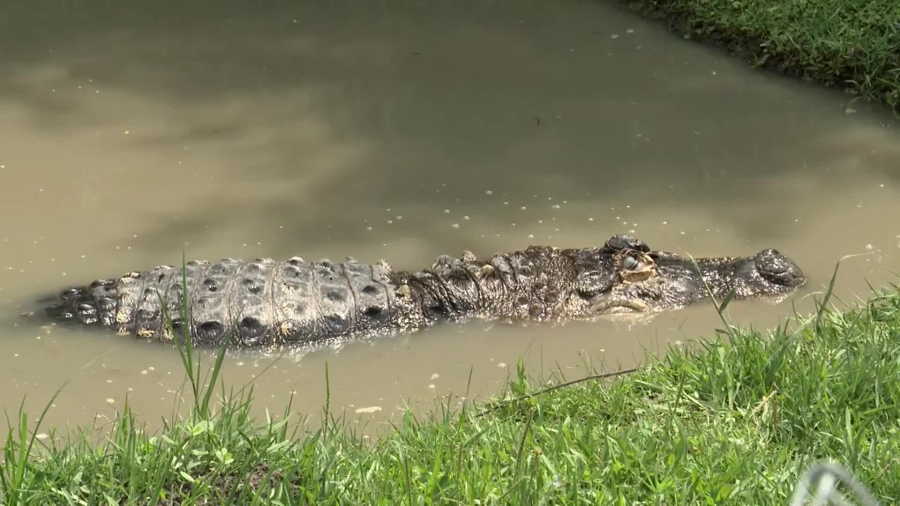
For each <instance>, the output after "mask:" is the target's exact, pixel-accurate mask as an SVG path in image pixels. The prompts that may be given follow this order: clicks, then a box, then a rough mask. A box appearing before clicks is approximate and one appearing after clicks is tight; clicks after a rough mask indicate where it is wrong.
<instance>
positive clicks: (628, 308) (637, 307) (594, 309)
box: [591, 297, 647, 315]
mask: <svg viewBox="0 0 900 506" xmlns="http://www.w3.org/2000/svg"><path fill="white" fill-rule="evenodd" d="M598 299H600V297H598ZM646 311H647V304H645V303H643V302H641V301H639V300H622V299H616V300H609V299H606V300H595V301H593V302H592V304H591V313H592V314H594V315H603V314H612V313H644V312H646Z"/></svg>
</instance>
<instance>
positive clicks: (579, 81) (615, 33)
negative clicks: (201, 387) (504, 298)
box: [0, 0, 900, 426]
mask: <svg viewBox="0 0 900 506" xmlns="http://www.w3.org/2000/svg"><path fill="white" fill-rule="evenodd" d="M16 5H18V4H16ZM29 5H30V6H31V7H30V8H29V9H28V10H27V11H26V10H24V9H23V10H22V12H14V10H15V9H16V6H15V5H12V6H11V5H6V6H4V7H0V24H2V26H0V28H2V29H0V45H2V47H4V59H3V61H2V65H0V139H3V141H2V149H0V182H2V184H0V214H2V216H3V217H4V218H3V220H2V221H0V241H2V250H0V251H2V253H0V269H2V270H0V326H2V329H3V333H2V339H0V382H2V384H4V385H7V388H4V389H3V390H2V393H0V404H2V406H4V407H5V408H6V409H7V410H12V409H15V408H16V407H17V406H18V405H19V403H20V402H21V400H22V398H23V396H26V395H27V399H26V403H25V405H26V408H28V409H29V411H32V412H36V411H39V410H40V408H41V407H42V406H43V403H44V402H46V401H47V400H48V399H49V398H50V396H51V395H52V393H53V392H54V391H55V389H56V388H57V387H58V386H59V385H60V384H61V383H62V382H63V381H65V379H67V378H68V377H70V376H72V375H75V379H74V380H73V382H72V383H71V384H70V385H69V386H68V387H67V390H66V391H65V394H64V395H63V396H62V397H61V398H60V399H58V400H57V401H56V405H55V407H54V408H53V409H51V410H50V415H49V417H50V422H51V423H54V424H57V425H61V426H62V425H65V424H66V423H69V424H72V425H75V424H81V423H85V422H89V421H90V420H91V419H92V418H94V417H95V415H96V416H100V417H101V419H102V417H110V416H112V415H113V414H114V413H115V411H117V410H121V409H122V406H123V403H124V400H125V398H126V396H127V398H128V400H129V402H130V403H131V404H132V405H133V406H134V408H135V410H136V412H137V413H138V414H139V415H141V416H142V417H143V418H144V419H146V420H148V421H149V422H150V423H151V424H152V423H153V422H154V420H158V419H159V417H160V416H164V415H167V414H168V413H170V411H171V409H172V406H173V403H174V402H175V400H176V399H177V398H178V395H179V388H180V387H181V386H182V379H183V376H182V374H181V370H180V361H179V358H178V355H177V353H176V352H175V351H174V350H172V349H170V348H167V347H164V346H158V345H153V344H147V343H142V342H138V341H136V340H133V339H128V338H122V337H118V336H113V335H110V334H108V333H97V332H87V331H83V330H79V329H68V328H59V327H50V328H36V327H34V326H32V325H29V324H27V323H23V322H21V320H19V319H18V317H17V315H18V314H19V313H20V312H22V311H27V310H35V309H39V308H38V307H36V305H35V303H34V301H35V300H36V299H37V298H38V297H41V296H44V295H46V294H53V293H56V292H57V291H58V290H59V289H60V288H62V287H64V286H68V285H70V284H79V283H86V282H89V281H90V280H93V279H95V278H98V277H107V276H111V275H116V274H120V273H122V272H125V271H129V270H134V269H146V268H149V267H152V266H154V265H157V264H163V263H167V264H178V263H179V262H180V261H181V254H182V251H185V252H186V254H187V255H188V257H189V258H207V259H216V258H220V257H224V256H233V257H243V258H252V257H257V256H268V257H272V258H277V259H284V258H289V257H290V256H293V255H301V256H304V257H306V258H322V257H330V258H333V259H341V258H343V257H344V256H347V255H352V256H354V257H356V258H358V259H360V260H364V261H370V262H371V261H376V260H378V259H380V258H385V259H388V260H390V261H391V262H392V264H393V265H394V266H395V267H396V268H400V269H405V268H418V267H422V266H427V265H430V263H431V262H432V261H433V259H434V257H435V256H437V255H440V254H454V255H455V254H460V253H461V252H462V251H463V250H464V249H468V250H471V251H473V252H475V253H476V254H479V255H489V254H491V253H493V252H495V251H505V250H510V249H514V248H524V247H526V246H527V245H528V244H532V243H536V244H537V243H540V244H553V245H556V246H560V247H574V246H583V245H596V244H599V243H602V242H603V241H604V240H606V238H607V237H609V236H610V235H612V234H614V233H621V232H632V231H633V233H634V234H636V235H638V236H639V237H641V238H642V239H644V240H645V241H647V242H648V243H650V244H651V246H653V247H656V248H661V249H668V250H672V251H675V252H679V253H690V254H692V255H695V256H706V255H730V254H754V253H756V252H757V251H759V250H761V249H763V248H766V247H776V248H778V249H779V250H781V251H782V252H784V253H786V254H788V255H790V256H792V257H793V258H795V259H796V260H797V262H798V263H799V264H800V265H801V267H802V268H803V269H804V271H805V272H806V273H807V274H808V275H809V276H810V283H809V284H808V285H807V286H806V287H805V288H804V289H803V290H801V291H800V292H799V293H798V295H797V297H794V298H793V299H790V300H788V301H785V302H784V303H781V304H779V305H772V304H769V303H766V302H763V301H756V302H745V303H736V304H734V305H733V306H732V307H731V309H730V312H731V316H732V318H733V319H734V320H736V321H738V322H740V323H743V324H752V325H754V326H757V327H764V326H768V325H772V324H774V323H776V322H777V321H779V318H780V317H784V316H787V315H789V314H790V313H791V312H792V309H793V305H796V306H797V308H798V309H800V310H801V311H808V310H809V309H810V308H811V307H812V303H811V300H810V299H809V296H810V294H813V293H815V292H817V291H819V292H820V291H822V290H823V288H824V286H825V285H827V282H828V278H829V276H830V275H831V273H832V271H833V268H834V264H835V262H837V261H838V260H839V259H840V258H841V257H842V256H844V255H848V254H855V253H863V254H864V255H863V256H859V257H854V258H851V259H849V260H847V261H846V262H845V264H844V265H843V266H842V269H841V274H840V278H839V282H838V285H837V294H838V296H839V297H840V300H841V301H844V302H847V303H853V302H854V301H855V300H857V299H858V298H865V297H866V295H867V293H868V287H867V282H872V283H873V284H875V285H880V284H883V283H885V282H886V281H891V280H894V281H896V278H895V277H894V275H893V274H891V272H890V271H891V270H893V271H895V272H896V271H898V270H900V266H898V261H897V254H898V248H900V225H898V224H897V223H896V220H895V218H894V216H895V215H896V209H897V207H896V202H897V201H898V200H897V199H898V194H900V186H898V185H900V179H898V175H900V172H898V171H897V170H896V167H897V166H900V148H898V146H900V142H898V141H900V136H898V134H897V133H896V129H895V128H894V127H892V125H891V124H890V123H891V120H890V118H889V117H888V116H887V115H886V114H884V113H882V112H880V111H876V110H872V109H871V108H868V107H866V106H864V105H862V104H858V103H855V104H850V103H849V102H848V97H846V96H843V95H842V94H840V93H835V92H830V91H824V90H820V89H817V88H813V87H810V86H807V85H805V84H802V83H797V82H795V81H792V80H787V79H782V78H778V77H775V76H772V75H768V74H763V73H759V72H755V71H752V70H751V69H748V68H747V67H746V65H744V64H743V63H742V62H739V61H735V60H734V59H731V58H728V57H726V56H723V55H722V54H720V53H719V52H718V51H714V50H710V49H709V48H705V47H702V46H698V45H695V44H692V43H687V42H685V41H682V40H679V39H678V38H677V37H672V36H671V35H669V34H667V33H665V32H664V31H663V30H661V28H660V27H659V26H657V25H655V24H649V23H646V22H644V21H642V20H640V19H638V18H635V17H633V16H631V15H629V14H626V13H623V12H620V11H619V10H617V9H616V8H614V7H611V6H609V5H606V4H604V3H603V2H571V3H568V4H559V3H555V4H553V5H550V4H546V3H544V2H536V1H534V2H529V1H526V2H521V1H518V2H512V1H500V2H479V1H475V0H473V1H471V2H463V3H460V2H453V3H452V4H448V3H441V4H438V3H436V2H417V3H405V2H395V3H392V4H391V5H390V6H388V4H386V3H381V4H379V5H373V4H372V3H363V2H354V1H352V0H347V1H341V2H328V3H327V4H322V3H321V2H319V3H316V4H315V7H314V6H313V5H312V4H311V3H310V4H306V3H302V2H282V3H277V2H276V4H275V5H273V6H272V7H271V8H268V9H265V10H263V9H258V8H252V7H250V6H249V5H245V4H244V3H242V2H217V3H215V4H212V3H211V2H192V3H191V4H188V5H185V4H183V3H179V4H177V5H176V4H175V3H174V2H154V3H145V4H141V5H129V6H127V8H126V7H120V6H119V5H118V4H112V5H111V4H109V3H106V2H99V1H97V2H93V1H87V2H82V3H80V6H79V7H77V8H76V7H72V8H71V9H69V10H61V9H58V8H56V6H55V3H54V2H49V1H44V2H35V3H30V4H29ZM4 9H5V10H6V13H4V12H3V10H4ZM3 14H6V15H5V16H4V15H3ZM12 20H15V23H12ZM717 325H720V322H719V321H718V317H717V315H716V314H715V312H714V311H713V310H712V308H711V307H710V306H708V305H701V306H697V307H694V308H690V309H688V310H684V311H679V312H676V313H672V314H667V315H663V316H660V317H659V318H656V319H655V320H653V321H651V322H645V323H640V324H633V325H632V324H628V323H625V322H620V321H607V320H601V321H598V322H595V323H572V324H567V325H557V326H549V325H531V326H522V325H499V324H493V323H487V322H473V323H470V324H466V325H443V326H440V327H438V328H433V329H430V330H428V331H426V332H420V333H415V334H411V335H406V336H397V337H394V338H388V339H382V340H377V341H374V342H365V343H354V344H351V345H348V346H345V347H343V348H341V349H337V350H335V349H324V350H319V351H316V352H314V353H310V354H305V355H303V354H296V355H289V356H286V357H283V358H282V359H281V360H279V361H278V362H277V363H275V364H274V365H272V367H271V368H270V369H268V370H267V371H266V373H265V374H264V375H262V376H259V374H260V372H261V371H263V370H264V369H266V367H267V366H269V365H271V364H272V360H273V359H272V358H271V357H265V356H258V355H256V354H233V355H232V356H230V357H229V358H228V360H227V361H226V365H225V378H226V380H227V382H228V383H230V384H234V385H236V386H237V387H239V386H241V385H244V384H245V383H247V382H248V381H250V380H253V379H255V396H256V397H257V399H258V400H259V402H258V405H257V409H258V411H259V413H265V410H266V409H268V411H269V412H271V413H281V412H282V410H283V408H284V405H285V403H286V401H287V400H288V398H289V396H290V395H291V393H292V392H293V393H294V408H295V409H299V410H300V411H302V412H306V413H313V414H314V413H317V412H318V411H319V409H320V407H321V406H322V404H323V403H324V399H325V385H324V364H325V362H326V361H327V362H328V364H329V370H330V375H331V378H330V379H331V395H332V397H331V401H332V406H334V407H335V411H336V412H343V411H344V410H346V413H347V414H348V416H349V417H350V418H351V419H356V418H357V417H361V418H362V419H363V420H368V419H375V420H388V419H390V418H391V417H393V416H396V414H397V413H399V411H398V410H399V409H402V408H403V407H404V406H405V405H406V404H412V405H416V404H423V405H424V406H425V407H431V406H432V402H433V399H434V398H435V396H438V395H447V394H449V393H451V392H452V393H453V394H455V395H463V394H465V393H466V392H468V394H467V395H468V396H469V397H479V398H483V397H484V396H487V395H490V394H491V393H493V392H496V390H497V388H498V387H499V386H500V385H501V384H502V382H503V380H505V378H506V377H507V375H508V374H511V373H514V371H515V366H516V363H517V361H518V360H519V359H520V358H522V359H524V360H525V361H526V364H527V368H528V370H529V371H530V372H533V373H540V372H544V373H547V372H548V371H550V370H552V369H555V368H557V367H559V368H561V369H562V370H563V371H566V373H567V375H568V376H570V377H571V376H577V375H579V374H583V373H584V371H585V363H586V362H590V363H591V364H592V365H593V366H594V367H602V368H613V369H615V368H618V367H627V366H629V365H631V364H633V363H635V361H638V360H640V359H641V358H642V354H643V350H644V349H649V350H651V351H661V350H664V349H665V348H666V347H667V346H668V345H669V344H670V343H672V342H675V341H686V340H689V339H692V338H695V337H698V336H706V337H709V336H712V335H713V332H714V329H715V328H716V326H717ZM99 356H102V358H100V359H99V360H97V361H96V362H95V363H93V364H92V365H90V366H89V367H87V368H86V369H84V370H81V367H82V366H83V365H84V364H87V363H89V362H90V361H91V360H93V359H95V358H97V357H99ZM470 374H471V383H470Z"/></svg>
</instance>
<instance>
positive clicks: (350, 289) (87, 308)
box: [48, 235, 806, 347]
mask: <svg viewBox="0 0 900 506" xmlns="http://www.w3.org/2000/svg"><path fill="white" fill-rule="evenodd" d="M697 266H698V267H699V269H700V273H702V277H701V275H700V274H698V271H697V268H696V267H695V266H694V264H693V262H692V261H691V260H690V259H686V258H683V257H680V256H678V255H675V254H673V253H668V252H663V251H653V250H651V249H650V248H649V247H648V246H647V245H646V244H645V243H643V242H642V241H640V240H638V239H635V238H633V237H630V236H624V235H617V236H613V237H612V238H610V239H609V240H608V241H607V242H606V244H604V246H602V247H599V248H576V249H558V248H553V247H549V246H530V247H528V248H527V249H525V250H521V251H513V252H511V253H507V254H496V255H494V256H492V257H491V258H490V259H487V260H479V259H477V258H476V257H475V256H474V255H473V254H471V253H469V252H466V253H465V254H464V255H463V256H462V258H453V257H450V256H441V257H438V259H437V260H436V261H435V263H434V264H433V265H432V266H431V267H430V268H428V269H424V270H421V271H415V272H408V271H396V272H395V271H393V270H392V269H391V267H390V266H389V265H388V264H386V263H385V262H383V261H382V262H379V263H377V264H375V265H369V264H363V263H359V262H357V261H355V260H352V259H348V260H347V261H346V262H342V263H332V262H330V261H328V260H322V261H319V262H306V261H304V260H303V259H301V258H298V257H295V258H292V259H290V260H288V261H286V262H275V261H273V260H271V259H257V260H255V261H252V262H244V261H241V260H235V259H223V260H222V261H220V262H216V263H209V262H205V261H191V262H188V263H187V264H186V268H185V269H184V272H182V269H176V268H173V267H171V266H160V267H156V268H154V269H152V270H150V271H145V272H140V273H139V272H132V273H128V274H126V275H125V276H122V277H120V278H118V279H115V280H98V281H95V282H94V283H92V284H91V285H90V286H88V287H86V288H75V289H71V290H67V291H65V292H63V293H62V295H61V297H62V302H61V303H60V304H58V305H56V306H54V307H51V308H49V309H48V312H49V314H51V315H52V316H54V317H56V318H59V319H68V320H77V321H80V322H81V323H84V324H87V325H102V326H104V327H111V328H113V329H115V330H116V331H117V332H118V333H120V334H130V335H136V336H139V337H144V338H147V339H156V340H160V341H166V342H171V340H172V336H171V333H170V332H169V331H168V329H167V328H166V327H165V326H164V325H163V318H162V317H163V311H162V310H161V306H160V296H161V297H162V299H163V300H165V301H166V307H167V313H168V315H169V316H170V317H171V318H172V320H173V323H174V326H175V329H176V330H180V329H181V326H182V325H183V324H184V322H183V321H182V319H181V304H182V301H183V299H182V281H183V279H182V275H184V276H185V278H186V286H187V294H188V306H189V308H190V326H191V335H192V338H193V340H194V344H195V345H198V346H215V345H219V344H221V343H222V342H223V340H224V339H225V338H226V337H227V336H228V335H231V342H232V345H233V346H235V347H271V346H284V345H288V346H289V345H296V344H304V343H311V342H320V341H325V340H332V339H348V338H353V337H367V336H374V335H378V334H383V333H389V332H393V331H412V330H418V329H422V328H425V327H428V326H430V325H432V324H434V323H435V322H438V321H441V320H462V319H466V318H474V317H480V318H497V319H506V320H531V321H542V322H546V321H561V320H570V319H586V318H593V317H596V316H600V315H605V314H617V313H637V314H652V313H656V312H659V311H669V310H675V309H679V308H682V307H685V306H687V305H689V304H691V303H694V302H697V301H700V300H703V299H705V298H707V297H708V296H709V293H710V292H711V293H712V295H713V296H715V297H717V298H720V299H721V298H722V297H724V296H725V295H726V294H727V293H728V292H729V290H731V289H732V288H734V289H735V298H736V299H743V298H748V297H780V296H785V295H787V294H789V293H790V292H792V291H793V290H795V289H796V288H797V287H799V286H801V285H802V284H804V283H805V281H806V278H805V276H804V275H803V272H802V271H801V270H800V269H799V268H798V267H797V266H796V265H795V264H794V262H793V261H792V260H790V259H789V258H787V257H785V256H783V255H781V254H780V253H778V252H777V251H776V250H772V249H767V250H763V251H761V252H760V253H758V254H757V255H755V256H752V257H720V258H701V259H697Z"/></svg>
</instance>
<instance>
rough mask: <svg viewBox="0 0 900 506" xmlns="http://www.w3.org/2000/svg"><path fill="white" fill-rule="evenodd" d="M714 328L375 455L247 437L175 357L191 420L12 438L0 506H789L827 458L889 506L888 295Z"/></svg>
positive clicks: (252, 428) (474, 413) (281, 429)
mask: <svg viewBox="0 0 900 506" xmlns="http://www.w3.org/2000/svg"><path fill="white" fill-rule="evenodd" d="M823 307H824V306H823ZM722 327H723V329H724V330H723V331H722V332H721V333H720V334H719V335H718V336H717V337H715V338H714V339H710V340H706V341H705V342H703V343H702V344H698V345H697V346H693V347H683V348H676V349H673V350H671V352H670V353H668V354H667V355H666V356H665V357H664V358H661V359H654V358H652V357H650V358H649V360H651V362H650V363H648V365H647V367H645V368H642V369H640V370H639V371H637V372H635V373H633V374H628V375H623V376H619V377H616V378H615V379H613V380H609V381H595V380H591V381H583V382H579V383H577V384H573V385H569V386H565V387H563V388H557V389H554V390H552V391H548V392H544V393H538V394H537V395H533V396H530V397H526V398H524V399H520V400H518V401H516V400H513V401H510V399H515V398H517V397H522V396H527V395H528V394H533V393H535V392H536V389H539V388H543V387H547V385H548V384H534V385H531V384H529V382H528V379H527V378H525V377H524V375H521V374H520V376H519V378H518V379H516V380H514V381H513V382H511V383H510V385H509V387H510V388H509V392H507V393H505V394H504V395H503V396H502V397H503V398H504V399H506V400H505V401H504V402H501V403H499V404H492V405H479V406H472V405H465V406H464V407H463V408H461V409H455V410H451V409H449V408H444V407H443V406H444V404H441V405H440V406H436V407H437V408H438V409H436V410H435V412H434V414H433V415H431V416H429V417H426V418H424V419H416V418H414V417H413V416H412V415H408V416H406V417H405V418H404V419H403V421H402V423H400V424H399V425H398V427H396V429H397V430H396V431H394V432H392V433H390V434H388V435H386V436H384V437H382V438H379V439H377V440H367V439H364V438H361V437H357V436H355V435H354V434H352V433H351V432H350V431H349V430H348V429H347V426H345V425H344V424H343V423H342V422H341V421H339V420H329V419H326V420H325V421H326V422H327V423H325V427H324V428H323V429H322V430H320V431H318V432H316V433H313V434H311V435H295V434H292V430H290V429H289V424H287V423H285V421H280V422H277V423H264V422H256V421H254V420H252V419H251V418H250V416H249V406H250V404H251V403H252V396H250V395H242V396H233V397H232V400H231V401H230V402H228V403H227V404H226V405H224V406H212V405H208V404H207V401H208V399H209V397H208V396H207V392H208V391H204V389H203V386H202V385H203V383H204V381H203V379H202V378H200V377H199V376H198V375H197V373H196V372H193V371H194V370H195V369H196V364H194V363H191V362H190V355H185V360H186V365H187V368H188V370H189V371H191V381H190V385H191V388H194V387H196V391H195V397H193V398H194V399H196V401H195V410H194V414H193V417H192V418H191V419H189V420H181V421H174V422H173V423H171V424H170V425H168V426H167V427H166V428H165V429H163V430H162V431H161V432H160V433H158V434H154V435H151V434H145V433H143V432H142V431H140V428H139V426H138V421H137V420H135V418H134V417H133V416H132V415H131V414H130V413H129V412H127V411H126V412H125V413H123V414H122V416H121V418H120V419H119V420H118V422H117V424H116V425H115V429H114V430H113V432H112V434H111V435H110V437H109V439H108V440H107V441H105V442H104V443H102V444H101V445H99V446H96V445H93V444H89V443H88V442H87V439H79V438H74V439H72V440H71V441H70V442H69V444H66V445H55V444H54V443H51V441H53V438H49V439H47V440H45V441H46V442H47V444H48V445H49V446H47V447H45V446H43V444H42V442H41V441H37V442H35V443H34V447H33V448H31V450H30V453H27V452H24V451H23V449H26V448H28V446H29V444H31V442H33V441H34V440H33V439H32V437H31V434H29V433H28V432H25V431H24V429H23V430H16V431H13V432H11V433H10V436H9V438H8V439H7V441H6V442H5V454H4V463H3V465H2V472H0V476H2V479H0V502H2V503H5V504H23V503H24V504H48V503H54V504H64V503H69V504H128V503H138V504H147V503H157V504H183V503H199V504H203V503H216V504H220V503H223V504H224V503H228V502H229V501H231V503H232V504H252V503H253V501H257V502H259V503H275V504H323V503H328V504H334V503H340V504H384V505H387V504H473V505H474V504H608V503H615V504H633V503H636V502H645V503H653V504H684V503H691V504H780V505H784V504H788V502H789V500H790V497H791V495H792V494H793V492H794V489H795V487H796V484H797V481H798V479H799V478H800V475H801V474H802V473H803V471H804V469H806V468H807V467H808V466H809V465H810V464H812V463H813V462H814V461H818V460H821V459H833V460H835V461H837V462H839V463H841V464H842V465H843V466H845V467H846V468H847V469H849V470H850V471H851V472H852V473H854V474H855V475H856V476H857V477H858V479H859V480H860V481H861V482H863V483H865V484H867V485H868V486H869V487H871V489H872V491H873V492H874V493H875V494H876V495H877V496H878V498H879V499H880V500H881V501H883V502H884V503H885V504H892V503H893V504H896V503H898V502H900V381H898V379H900V292H897V291H891V292H885V293H880V292H879V293H876V294H873V296H872V298H871V299H870V300H869V301H868V302H867V303H866V304H865V305H861V306H858V307H855V308H854V309H853V310H848V311H845V312H837V311H825V310H823V311H822V313H821V315H820V316H819V317H816V316H815V315H813V317H811V318H808V319H801V318H800V317H797V318H795V319H792V321H790V322H789V324H785V325H784V326H782V327H780V328H778V329H774V330H770V331H767V332H764V333H760V332H757V331H755V330H752V329H739V328H735V327H732V326H730V325H728V326H726V325H724V324H723V326H722ZM520 371H521V369H520ZM570 379H571V378H570ZM566 380H567V379H566V378H563V377H561V376H560V377H556V378H552V380H551V381H552V382H554V383H556V384H557V385H559V384H560V382H563V381H566ZM212 384H215V380H214V378H213V381H212ZM451 402H455V399H454V400H451V401H447V405H450V403H451ZM212 408H216V409H212ZM19 422H20V424H19V426H20V427H26V426H27V427H32V428H33V427H34V422H33V420H30V419H20V420H19Z"/></svg>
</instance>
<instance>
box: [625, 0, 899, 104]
mask: <svg viewBox="0 0 900 506" xmlns="http://www.w3.org/2000/svg"><path fill="white" fill-rule="evenodd" d="M626 3H627V4H628V5H629V7H630V8H631V9H632V10H634V11H637V12H640V13H642V14H644V15H646V16H649V17H652V18H656V19H663V20H666V22H667V24H668V25H669V27H670V28H671V29H672V30H674V31H676V32H677V33H680V34H682V35H683V36H685V37H686V38H691V39H697V40H701V41H705V42H712V43H716V44H719V45H723V46H725V47H727V48H728V49H729V50H731V51H732V52H734V53H736V54H739V55H741V56H743V57H745V58H746V59H747V60H748V61H750V62H751V63H752V64H753V65H756V66H758V67H762V68H768V69H775V70H778V71H780V72H783V73H786V74H789V75H793V76H799V77H802V78H804V79H807V80H810V81H814V82H816V83H819V84H823V85H826V86H837V87H841V88H844V89H845V90H847V91H849V92H851V93H853V94H855V95H857V96H859V97H862V98H864V99H867V100H871V101H874V102H877V103H879V104H883V105H886V106H888V107H889V108H891V109H893V111H894V112H895V113H900V2H896V1H895V0H633V1H632V0H626Z"/></svg>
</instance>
